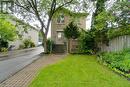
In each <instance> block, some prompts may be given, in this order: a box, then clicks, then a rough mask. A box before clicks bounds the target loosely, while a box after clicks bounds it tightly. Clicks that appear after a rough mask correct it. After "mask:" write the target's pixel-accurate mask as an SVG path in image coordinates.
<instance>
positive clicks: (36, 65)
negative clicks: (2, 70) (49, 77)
mask: <svg viewBox="0 0 130 87" xmlns="http://www.w3.org/2000/svg"><path fill="white" fill-rule="evenodd" d="M64 56H65V55H54V54H52V55H48V56H47V55H46V56H43V57H41V58H39V59H38V60H36V61H35V62H33V63H32V64H30V65H28V66H27V67H26V68H24V69H23V70H21V71H19V72H18V73H16V74H15V75H14V76H12V77H10V78H9V79H7V80H5V81H3V82H2V83H0V87H28V85H29V84H30V82H31V81H32V80H33V78H34V77H36V75H37V74H38V71H39V70H40V69H41V68H44V67H46V66H47V65H49V64H54V63H56V62H57V61H59V60H61V59H63V58H64Z"/></svg>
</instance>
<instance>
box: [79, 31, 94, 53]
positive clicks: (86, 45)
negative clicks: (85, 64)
mask: <svg viewBox="0 0 130 87" xmlns="http://www.w3.org/2000/svg"><path fill="white" fill-rule="evenodd" d="M78 40H79V53H87V54H93V53H94V50H95V42H94V38H93V36H92V34H91V33H90V32H89V31H87V32H86V31H81V34H80V37H79V38H78Z"/></svg>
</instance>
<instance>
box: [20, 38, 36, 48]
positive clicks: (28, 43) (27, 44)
mask: <svg viewBox="0 0 130 87" xmlns="http://www.w3.org/2000/svg"><path fill="white" fill-rule="evenodd" d="M32 47H35V44H34V42H32V41H31V39H25V40H24V41H23V44H21V45H20V46H19V49H24V48H32Z"/></svg>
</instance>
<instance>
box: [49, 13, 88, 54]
mask: <svg viewBox="0 0 130 87" xmlns="http://www.w3.org/2000/svg"><path fill="white" fill-rule="evenodd" d="M71 21H72V18H71V16H69V15H66V14H64V13H63V12H62V13H61V14H59V16H58V17H54V18H53V19H52V22H51V38H52V41H54V47H53V52H58V53H59V52H60V53H63V52H66V48H67V47H66V43H67V40H66V38H65V37H64V33H63V29H64V28H65V27H66V26H67V25H68V24H69V23H70V22H71ZM74 22H75V23H77V25H78V27H80V28H82V29H86V17H80V18H75V21H74Z"/></svg>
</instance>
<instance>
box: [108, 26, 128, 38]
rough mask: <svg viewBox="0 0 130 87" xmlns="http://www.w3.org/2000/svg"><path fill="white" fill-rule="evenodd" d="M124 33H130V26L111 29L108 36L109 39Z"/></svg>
mask: <svg viewBox="0 0 130 87" xmlns="http://www.w3.org/2000/svg"><path fill="white" fill-rule="evenodd" d="M123 35H130V28H129V29H109V30H108V32H107V37H108V38H109V39H113V38H115V37H118V36H123Z"/></svg>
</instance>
